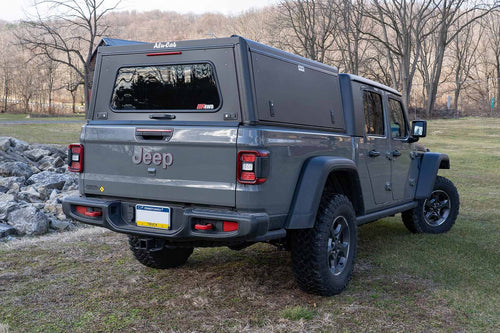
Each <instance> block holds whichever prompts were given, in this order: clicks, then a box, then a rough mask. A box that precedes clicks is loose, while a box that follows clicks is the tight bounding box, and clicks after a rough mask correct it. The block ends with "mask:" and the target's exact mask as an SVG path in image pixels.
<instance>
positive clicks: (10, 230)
mask: <svg viewBox="0 0 500 333" xmlns="http://www.w3.org/2000/svg"><path fill="white" fill-rule="evenodd" d="M15 233H16V229H15V228H14V227H12V226H10V225H8V224H4V223H0V238H2V237H7V236H9V235H14V234H15Z"/></svg>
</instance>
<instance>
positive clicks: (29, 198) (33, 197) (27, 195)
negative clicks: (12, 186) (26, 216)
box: [17, 186, 43, 202]
mask: <svg viewBox="0 0 500 333" xmlns="http://www.w3.org/2000/svg"><path fill="white" fill-rule="evenodd" d="M17 199H18V200H22V201H26V202H40V201H41V200H42V199H43V195H42V194H41V193H40V192H38V191H37V190H36V189H35V188H34V187H33V186H28V187H25V188H23V189H22V191H20V192H19V193H18V194H17Z"/></svg>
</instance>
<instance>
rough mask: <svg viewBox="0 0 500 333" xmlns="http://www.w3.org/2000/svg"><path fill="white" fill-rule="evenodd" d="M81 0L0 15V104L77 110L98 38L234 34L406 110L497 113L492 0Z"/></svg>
mask: <svg viewBox="0 0 500 333" xmlns="http://www.w3.org/2000/svg"><path fill="white" fill-rule="evenodd" d="M78 4H86V5H87V6H88V5H90V6H91V5H92V4H94V5H96V2H95V1H93V0H60V1H56V0H42V1H40V2H39V3H38V6H43V5H50V6H53V8H55V9H54V10H53V11H51V13H53V14H51V16H39V17H31V18H28V19H27V20H26V21H23V22H18V23H6V22H0V98H1V102H0V111H2V112H5V111H8V112H14V111H17V112H44V113H47V112H50V113H68V112H69V113H71V112H73V111H81V108H82V107H81V106H82V105H83V103H84V101H85V94H84V91H85V90H84V84H85V83H86V81H85V76H86V73H87V68H86V66H85V61H86V60H87V58H86V56H87V55H88V54H89V52H90V50H91V49H93V48H94V47H95V46H96V45H97V43H98V42H99V40H100V38H101V37H113V38H121V39H130V40H140V41H148V42H157V41H175V40H184V39H197V38H213V37H225V36H230V35H232V34H238V35H241V36H244V37H246V38H249V39H253V40H256V41H258V42H262V43H265V44H269V45H272V46H275V47H278V48H281V49H285V50H287V51H290V52H293V53H296V54H300V55H302V56H305V57H308V58H311V59H314V60H318V61H321V62H324V63H327V64H329V65H333V66H337V67H338V68H339V69H340V71H342V72H349V73H354V74H358V75H362V76H365V77H368V78H370V79H373V80H376V81H380V82H382V83H384V84H387V85H389V86H392V87H394V88H396V89H398V90H400V91H402V93H403V97H404V99H405V102H406V103H407V105H409V111H410V113H411V114H412V115H413V113H414V112H415V109H418V112H419V116H422V117H432V116H454V115H456V113H457V112H456V111H455V110H459V111H460V112H461V113H462V114H469V115H490V113H491V112H492V111H493V114H496V115H498V114H500V109H499V108H498V104H497V103H495V108H494V109H493V110H492V109H491V108H490V107H491V100H492V97H495V98H496V100H497V101H498V98H499V97H500V84H499V82H500V14H499V13H498V11H497V9H498V5H499V2H498V1H494V2H491V1H489V2H484V3H483V2H480V1H465V0H454V1H435V0H425V1H415V0H410V1H403V2H381V1H377V0H372V1H368V0H366V1H365V0H296V1H291V0H282V1H281V2H280V3H279V4H278V5H277V6H274V7H268V8H264V9H261V10H253V11H248V12H244V13H241V14H240V15H236V16H225V15H222V14H203V15H195V14H179V13H175V12H162V11H149V12H136V11H132V12H123V11H121V12H120V11H116V10H115V4H113V3H106V5H107V6H108V7H101V8H96V9H97V10H96V11H94V12H95V13H97V14H98V15H96V16H95V17H94V18H97V20H95V22H90V20H88V21H87V20H86V19H87V18H90V19H91V18H92V12H91V11H90V12H88V15H87V14H86V13H85V12H75V8H77V7H75V5H78ZM61 5H62V6H63V7H57V6H61ZM64 6H67V8H66V7H64ZM51 8H52V7H51ZM75 13H76V14H75ZM54 36H56V37H57V38H59V40H58V42H57V45H56V44H55V42H54V43H52V41H51V40H52V38H53V37H54ZM54 39H55V38H54ZM52 44H54V45H52ZM61 45H63V46H64V47H66V49H64V48H62V47H61ZM51 47H52V48H51ZM68 50H70V51H68ZM75 50H78V52H74V51H75ZM72 102H73V103H74V104H75V105H76V106H80V109H78V108H76V109H75V108H74V109H73V110H72V108H71V103H72ZM62 103H65V104H64V107H63V104H62ZM447 104H449V105H447ZM412 117H413V116H412Z"/></svg>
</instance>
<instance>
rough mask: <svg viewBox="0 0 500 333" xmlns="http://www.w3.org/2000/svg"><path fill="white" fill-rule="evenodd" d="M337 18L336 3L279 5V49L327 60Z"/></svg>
mask: <svg viewBox="0 0 500 333" xmlns="http://www.w3.org/2000/svg"><path fill="white" fill-rule="evenodd" d="M336 22H337V15H336V13H335V6H334V4H333V0H282V1H281V2H280V3H279V5H278V13H277V18H276V24H277V27H276V31H279V32H280V34H279V35H278V39H277V40H275V41H273V44H275V45H276V46H278V47H281V48H285V49H288V50H291V51H292V52H294V53H297V54H300V55H303V56H304V57H306V58H309V59H312V60H317V61H320V62H324V61H325V56H326V53H327V52H328V51H329V50H330V49H331V47H332V45H333V43H334V40H333V36H332V34H333V33H335V31H336V29H335V24H336Z"/></svg>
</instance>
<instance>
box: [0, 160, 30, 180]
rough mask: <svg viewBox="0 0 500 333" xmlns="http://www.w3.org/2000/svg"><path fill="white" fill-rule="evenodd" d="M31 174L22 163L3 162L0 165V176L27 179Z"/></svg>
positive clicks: (27, 166) (28, 168)
mask: <svg viewBox="0 0 500 333" xmlns="http://www.w3.org/2000/svg"><path fill="white" fill-rule="evenodd" d="M32 174H33V170H32V169H31V168H30V167H29V165H28V164H26V163H24V162H5V163H1V164H0V176H4V177H11V176H17V177H25V178H29V177H31V175H32Z"/></svg>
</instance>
